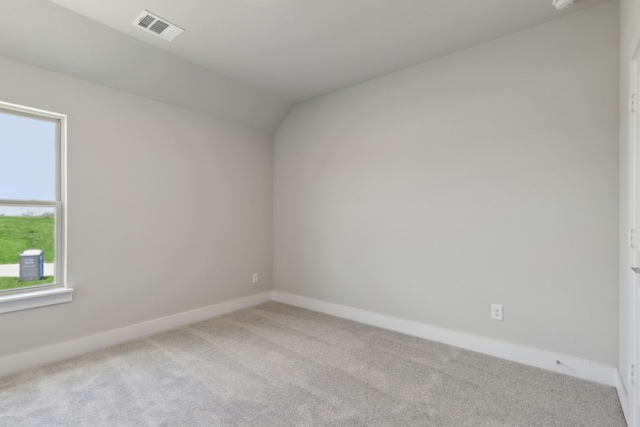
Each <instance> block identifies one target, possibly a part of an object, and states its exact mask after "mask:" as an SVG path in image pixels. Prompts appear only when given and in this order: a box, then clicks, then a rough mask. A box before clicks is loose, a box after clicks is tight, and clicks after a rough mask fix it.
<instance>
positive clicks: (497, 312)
mask: <svg viewBox="0 0 640 427" xmlns="http://www.w3.org/2000/svg"><path fill="white" fill-rule="evenodd" d="M491 318H492V319H493V320H502V305H500V304H491Z"/></svg>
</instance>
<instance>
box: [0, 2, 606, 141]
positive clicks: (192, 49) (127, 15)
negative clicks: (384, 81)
mask: <svg viewBox="0 0 640 427" xmlns="http://www.w3.org/2000/svg"><path fill="white" fill-rule="evenodd" d="M604 1H605V0H576V3H575V4H574V6H573V7H571V8H569V9H566V10H565V11H562V12H558V11H556V10H555V9H554V8H553V7H552V5H551V0H517V1H514V0H482V1H478V0H455V1H452V0H181V1H175V0H173V1H172V0H108V1H105V0H50V1H49V0H0V55H1V56H5V57H9V58H13V59H17V60H20V61H23V62H27V63H31V64H34V65H37V66H40V67H44V68H47V69H50V70H53V71H57V72H61V73H65V74H68V75H72V76H74V77H78V78H82V79H85V80H89V81H93V82H96V83H99V84H103V85H106V86H110V87H114V88H117V89H121V90H125V91H128V92H132V93H135V94H139V95H143V96H147V97H150V98H152V99H156V100H159V101H163V102H169V103H172V104H176V105H179V106H183V107H185V108H190V109H193V110H196V111H200V112H204V113H209V114H214V115H216V116H219V117H222V118H225V119H228V120H232V121H235V122H239V123H242V124H246V125H249V126H252V127H254V128H257V129H260V130H265V131H273V130H274V129H275V128H276V127H277V126H278V124H279V123H280V121H281V120H282V118H283V117H284V116H285V115H286V113H287V111H288V110H289V109H290V108H291V106H292V105H294V104H295V103H298V102H301V101H305V100H308V99H311V98H314V97H317V96H320V95H323V94H326V93H329V92H332V91H335V90H339V89H342V88H345V87H348V86H351V85H354V84H357V83H361V82H364V81H367V80H371V79H374V78H376V77H380V76H383V75H385V74H388V73H391V72H394V71H398V70H401V69H403V68H407V67H410V66H413V65H417V64H420V63H423V62H426V61H429V60H432V59H435V58H438V57H441V56H444V55H447V54H450V53H452V52H455V51H458V50H462V49H465V48H468V47H471V46H473V45H476V44H480V43H483V42H486V41H489V40H492V39H495V38H498V37H501V36H504V35H507V34H510V33H513V32H516V31H520V30H522V29H525V28H528V27H532V26H535V25H539V24H541V23H544V22H546V21H549V20H552V19H556V18H559V17H561V16H563V15H566V14H569V13H574V12H577V11H579V10H581V9H584V8H587V7H590V6H594V5H596V4H599V3H603V2H604ZM144 10H147V11H150V12H152V13H154V14H156V15H159V16H160V17H162V18H164V19H166V20H168V21H170V22H172V23H174V24H176V25H178V26H180V27H182V28H184V29H185V32H184V33H183V34H182V35H180V36H179V37H178V38H176V39H175V40H174V41H172V42H168V41H165V40H163V39H162V38H160V37H157V36H156V35H154V34H151V33H149V32H145V31H143V30H141V29H139V28H137V27H136V26H134V25H132V24H133V21H134V20H135V18H136V17H137V16H138V15H139V14H140V13H141V12H142V11H144Z"/></svg>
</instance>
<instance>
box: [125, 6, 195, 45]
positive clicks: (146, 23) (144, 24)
mask: <svg viewBox="0 0 640 427" xmlns="http://www.w3.org/2000/svg"><path fill="white" fill-rule="evenodd" d="M133 25H135V26H136V27H138V28H142V29H143V30H145V31H149V32H150V33H153V34H155V35H156V36H160V37H162V38H163V39H165V40H168V41H171V40H173V39H175V38H176V37H178V36H179V35H180V34H182V33H183V32H184V30H183V29H182V28H180V27H178V26H177V25H173V24H172V23H171V22H169V21H167V20H166V19H163V18H160V17H159V16H156V15H154V14H153V13H151V12H149V11H146V10H145V11H144V12H142V13H141V14H140V15H138V17H137V18H136V20H135V21H133Z"/></svg>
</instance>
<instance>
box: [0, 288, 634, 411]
mask: <svg viewBox="0 0 640 427" xmlns="http://www.w3.org/2000/svg"><path fill="white" fill-rule="evenodd" d="M272 300H275V301H279V302H283V303H285V304H290V305H294V306H298V307H302V308H307V309H310V310H314V311H318V312H321V313H326V314H330V315H333V316H338V317H342V318H345V319H349V320H354V321H356V322H361V323H366V324H369V325H372V326H377V327H380V328H384V329H389V330H392V331H397V332H401V333H404V334H407V335H413V336H417V337H420V338H426V339H430V340H433V341H438V342H442V343H445V344H449V345H453V346H456V347H460V348H464V349H467V350H472V351H476V352H479V353H484V354H488V355H491V356H496V357H500V358H502V359H506V360H511V361H514V362H519V363H523V364H525V365H529V366H535V367H538V368H542V369H546V370H549V371H553V372H558V373H562V374H567V375H571V376H573V377H577V378H582V379H585V380H589V381H594V382H597V383H600V384H605V385H608V386H612V387H616V389H617V390H618V395H619V396H620V402H621V404H622V406H623V408H624V409H625V414H626V408H627V396H626V392H625V391H624V387H623V386H622V385H623V383H622V381H621V379H620V377H619V374H618V370H617V369H615V368H613V367H611V366H606V365H602V364H598V363H595V362H591V361H589V360H585V359H580V358H577V357H573V356H567V355H563V354H558V353H552V352H548V351H545V350H539V349H535V348H531V347H526V346H521V345H518V344H511V343H507V342H502V341H498V340H493V339H490V338H484V337H480V336H476V335H470V334H465V333H462V332H456V331H451V330H448V329H444V328H439V327H435V326H430V325H426V324H423V323H419V322H415V321H411V320H405V319H400V318H397V317H392V316H387V315H383V314H378V313H372V312H369V311H365V310H360V309H357V308H352V307H347V306H343V305H338V304H333V303H329V302H325V301H321V300H316V299H312V298H306V297H301V296H297V295H293V294H288V293H284V292H279V291H273V292H271V291H269V292H263V293H260V294H256V295H251V296H248V297H244V298H238V299H235V300H232V301H227V302H223V303H220V304H215V305H211V306H208V307H204V308H200V309H196V310H191V311H187V312H184V313H178V314H175V315H172V316H167V317H162V318H159V319H154V320H150V321H147V322H143V323H137V324H135V325H131V326H126V327H124V328H119V329H114V330H111V331H107V332H102V333H99V334H95V335H90V336H87V337H83V338H78V339H75V340H72V341H66V342H62V343H59V344H54V345H51V346H48V347H42V348H38V349H35V350H30V351H26V352H24V353H19V354H13V355H10V356H6V357H3V358H0V377H2V376H5V375H9V374H11V373H14V372H18V371H21V370H23V369H28V368H31V367H35V366H39V365H43V364H45V363H50V362H55V361H58V360H63V359H67V358H70V357H74V356H77V355H80V354H82V353H86V352H88V351H92V350H97V349H99V348H103V347H107V346H110V345H115V344H120V343H123V342H126V341H129V340H132V339H136V338H140V337H143V336H145V335H149V334H153V333H156V332H161V331H164V330H167V329H171V328H175V327H178V326H183V325H187V324H190V323H194V322H198V321H200V320H204V319H207V318H210V317H214V316H219V315H221V314H225V313H229V312H232V311H235V310H239V309H242V308H247V307H251V306H254V305H257V304H260V303H263V302H267V301H272ZM556 360H559V361H560V362H561V363H560V364H559V365H557V364H556Z"/></svg>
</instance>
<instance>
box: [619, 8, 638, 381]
mask: <svg viewBox="0 0 640 427" xmlns="http://www.w3.org/2000/svg"><path fill="white" fill-rule="evenodd" d="M639 43H640V1H638V0H621V2H620V361H619V366H618V368H619V370H620V376H621V378H623V383H624V385H625V388H626V387H627V386H628V380H629V366H630V365H631V364H632V363H633V361H632V360H630V357H629V356H630V355H629V351H630V350H631V346H632V343H631V342H629V337H628V333H629V329H628V326H629V323H630V322H631V321H632V319H631V315H632V313H631V312H630V310H629V308H630V304H631V298H630V296H631V292H630V291H631V287H632V286H633V285H634V283H633V279H634V277H633V274H632V273H631V268H630V267H631V266H632V262H631V258H632V251H631V249H630V248H629V245H628V235H629V234H628V233H629V229H630V228H632V227H633V226H634V225H633V224H634V222H635V221H637V220H638V219H635V221H634V218H632V216H631V212H630V209H631V206H630V194H629V191H630V184H631V171H630V169H629V162H630V160H631V159H630V156H629V148H630V144H629V142H630V140H629V116H630V114H629V104H628V102H629V94H630V93H631V87H630V81H631V76H630V73H629V70H630V66H631V61H632V59H633V55H634V53H635V52H634V51H635V49H636V47H637V46H638V44H639ZM636 226H637V225H636Z"/></svg>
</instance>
